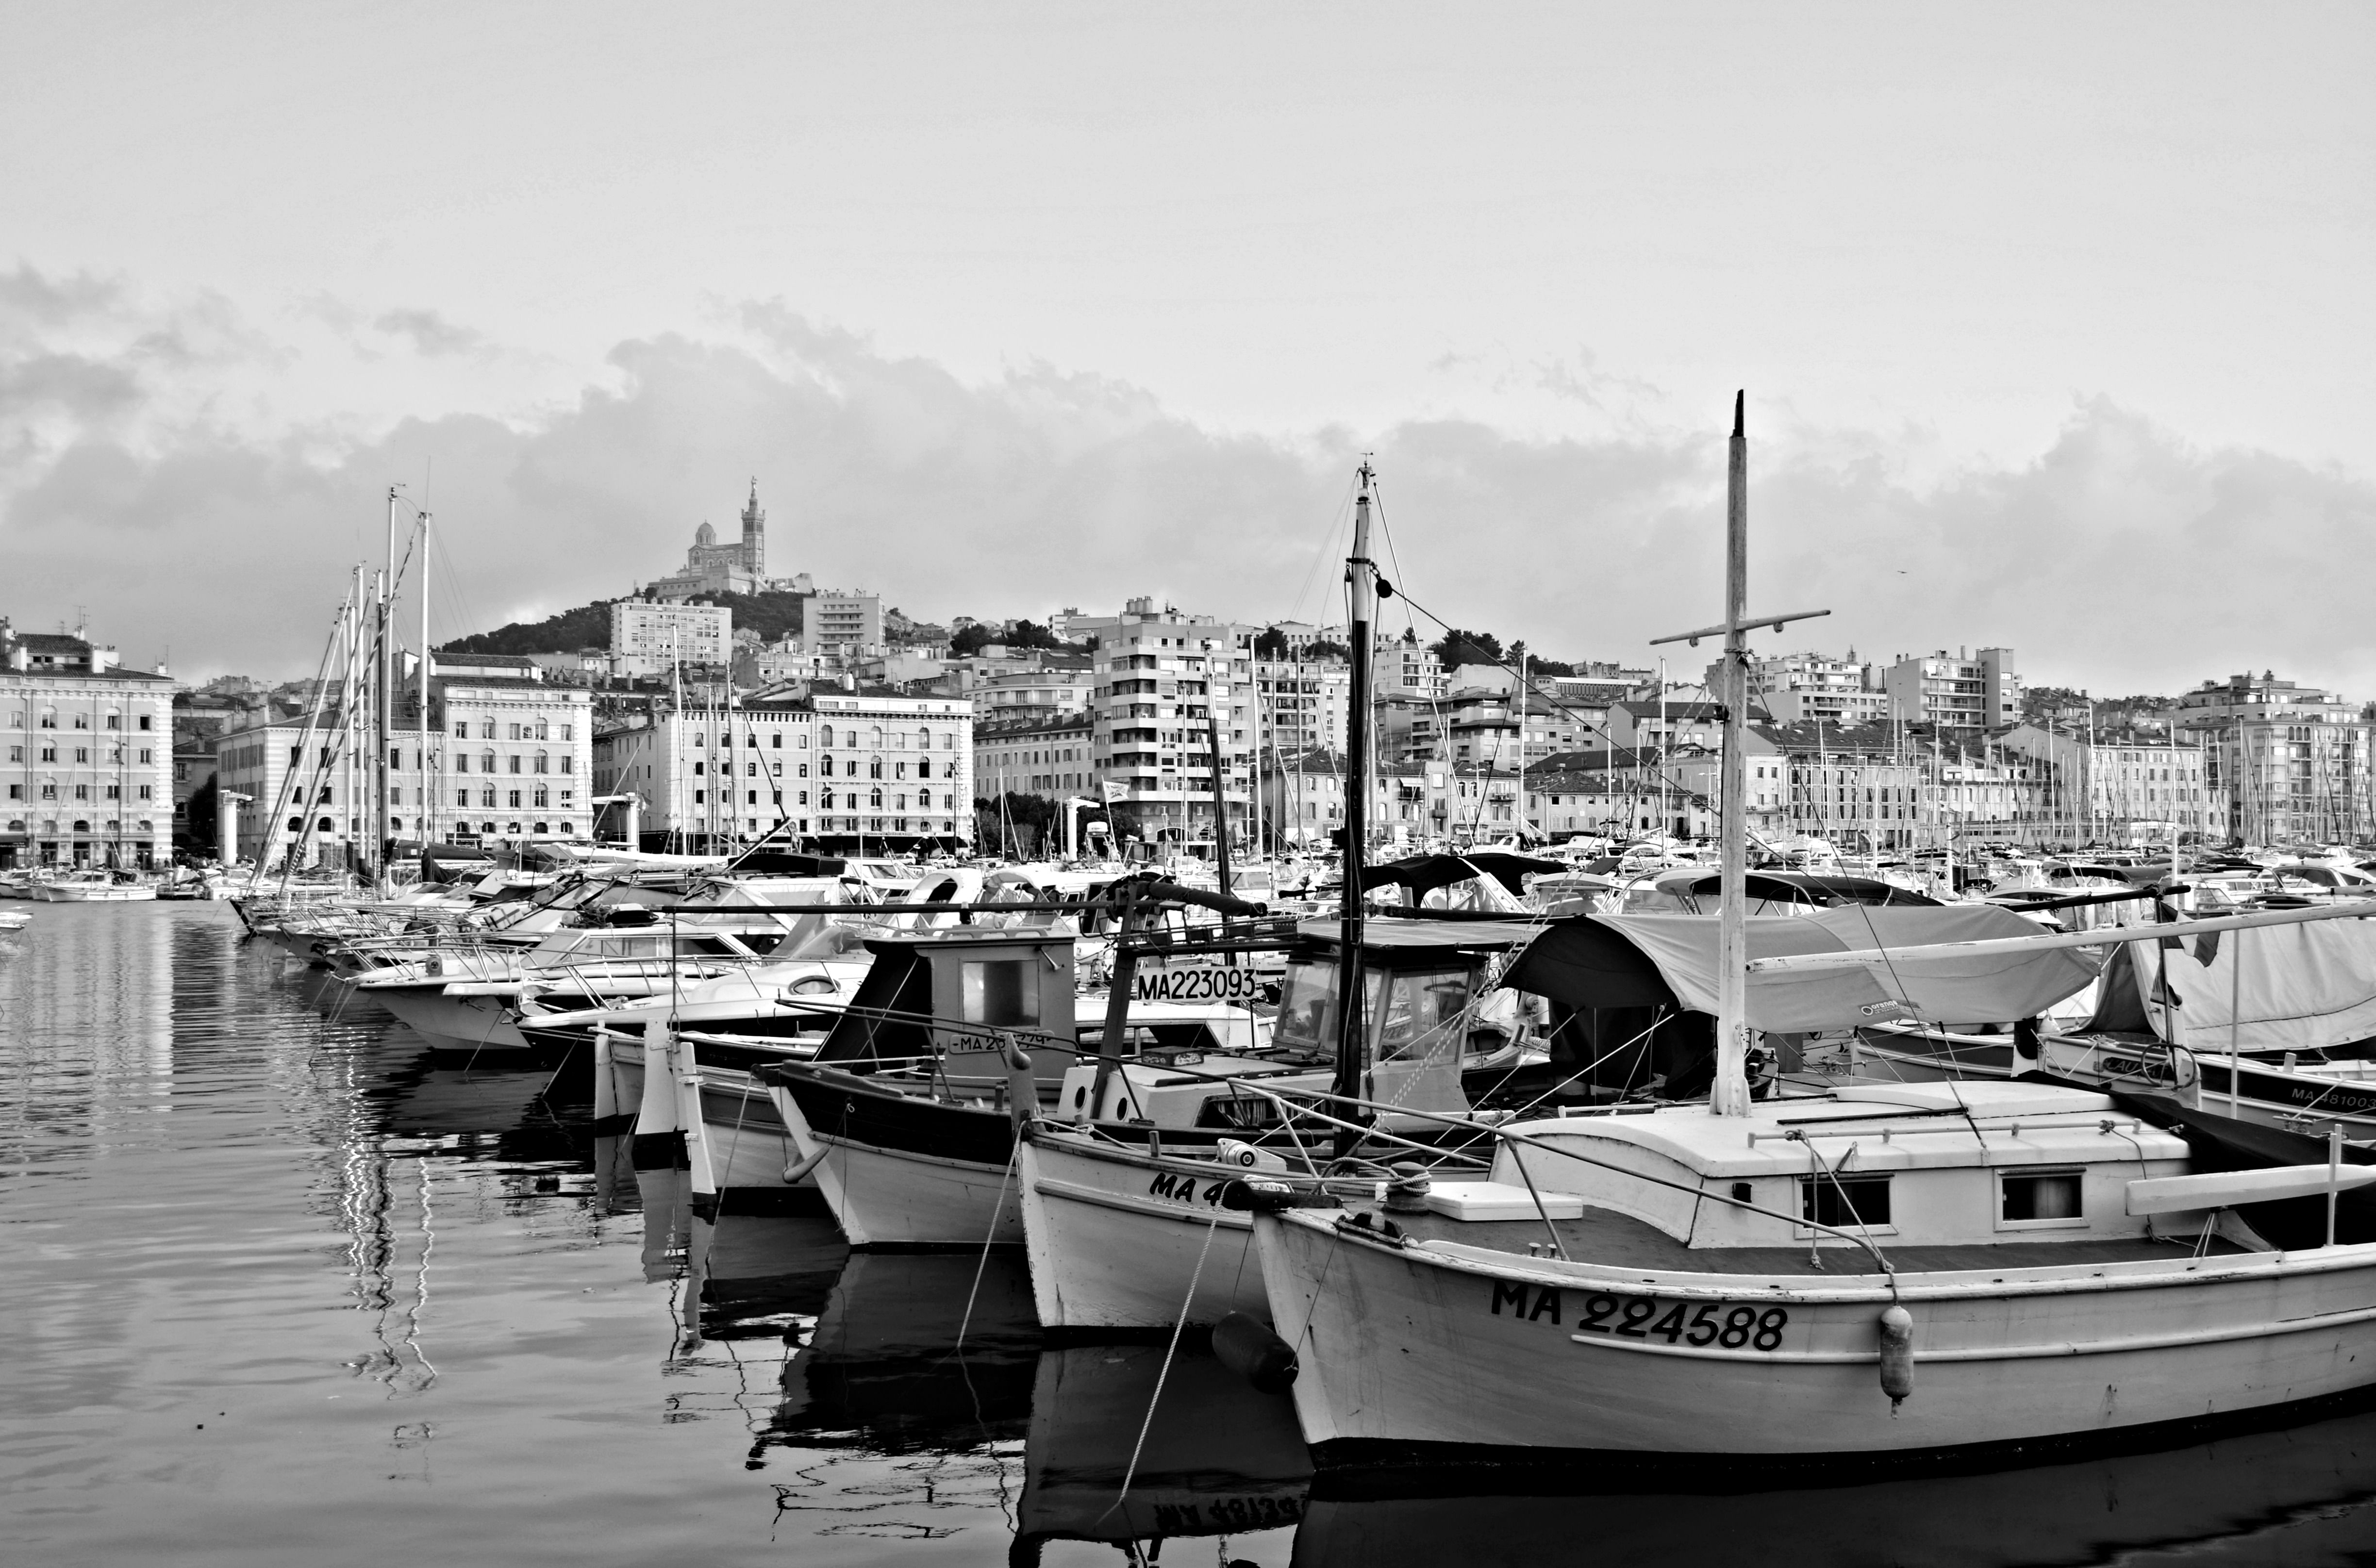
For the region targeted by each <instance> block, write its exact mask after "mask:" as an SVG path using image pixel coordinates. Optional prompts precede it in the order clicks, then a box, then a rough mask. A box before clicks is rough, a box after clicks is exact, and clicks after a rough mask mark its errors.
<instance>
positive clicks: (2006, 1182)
mask: <svg viewBox="0 0 2376 1568" xmlns="http://www.w3.org/2000/svg"><path fill="white" fill-rule="evenodd" d="M2083 1174H2084V1173H2083V1172H2081V1171H2079V1170H2008V1171H2005V1172H2003V1173H2002V1175H2000V1176H1999V1177H1998V1178H1997V1191H1998V1194H1999V1203H1998V1207H1997V1220H1998V1224H1999V1225H2000V1227H2001V1228H2002V1229H2024V1230H2026V1229H2033V1228H2038V1229H2044V1228H2048V1227H2053V1228H2068V1227H2073V1226H2084V1225H2085V1224H2086V1223H2087V1219H2086V1216H2085V1214H2084V1213H2082V1212H2081V1206H2080V1181H2081V1178H2082V1176H2083Z"/></svg>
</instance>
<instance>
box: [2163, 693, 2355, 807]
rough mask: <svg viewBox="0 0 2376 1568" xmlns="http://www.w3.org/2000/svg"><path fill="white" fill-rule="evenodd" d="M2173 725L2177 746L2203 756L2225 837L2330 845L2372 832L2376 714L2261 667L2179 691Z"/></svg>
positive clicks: (2208, 784)
mask: <svg viewBox="0 0 2376 1568" xmlns="http://www.w3.org/2000/svg"><path fill="white" fill-rule="evenodd" d="M2177 723H2178V737H2177V738H2178V742H2179V744H2180V747H2183V746H2184V744H2185V743H2186V742H2188V741H2189V740H2192V741H2194V742H2197V743H2198V744H2199V745H2200V746H2201V747H2202V748H2203V749H2204V752H2205V753H2206V757H2205V760H2204V787H2205V789H2206V790H2207V791H2208V793H2209V794H2210V797H2211V801H2212V803H2213V806H2214V815H2215V817H2216V818H2217V819H2222V820H2221V822H2220V826H2219V827H2218V829H2217V830H2218V831H2220V832H2222V833H2223V834H2224V835H2225V836H2226V837H2233V838H2238V839H2240V840H2242V841H2243V842H2244V843H2247V844H2255V845H2273V844H2288V843H2311V844H2326V843H2343V842H2349V841H2351V840H2354V839H2358V838H2360V837H2366V836H2367V835H2369V834H2370V833H2371V832H2376V798H2371V793H2372V792H2376V779H2371V776H2370V764H2371V761H2376V754H2371V742H2376V710H2371V709H2370V708H2369V707H2363V706H2361V705H2358V704H2355V703H2351V702H2348V701H2346V700H2345V699H2344V697H2343V696H2342V695H2340V694H2338V693H2334V692H2328V691H2323V690H2320V689H2318V688H2316V687H2310V686H2302V685H2299V684H2297V683H2294V682H2292V681H2280V680H2278V679H2277V678H2276V676H2275V672H2274V671H2263V672H2262V673H2261V674H2259V675H2257V676H2256V675H2252V674H2250V673H2247V674H2242V675H2231V676H2229V677H2228V679H2227V680H2226V681H2205V682H2204V683H2203V684H2202V685H2200V686H2198V687H2196V688H2195V689H2194V690H2193V691H2191V692H2187V693H2184V694H2182V695H2180V697H2179V699H2178V716H2177Z"/></svg>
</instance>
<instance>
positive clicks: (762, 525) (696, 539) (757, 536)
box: [644, 479, 793, 600]
mask: <svg viewBox="0 0 2376 1568" xmlns="http://www.w3.org/2000/svg"><path fill="white" fill-rule="evenodd" d="M791 586H793V585H791V584H782V583H777V582H774V581H772V580H770V579H769V577H768V576H767V514H766V512H765V511H763V510H761V509H760V506H759V481H757V480H755V479H754V480H753V481H751V499H750V502H749V504H748V505H745V506H744V507H743V541H742V542H741V543H740V544H720V543H719V542H718V530H717V529H713V528H711V527H710V526H709V525H708V524H707V523H704V524H702V525H701V527H700V528H699V529H697V530H695V533H694V536H693V548H692V549H690V550H688V551H686V552H684V566H683V569H682V570H680V571H678V572H675V573H673V574H671V576H665V577H662V578H660V579H659V581H657V582H655V583H653V584H652V585H651V586H650V587H648V588H646V589H645V590H644V593H645V595H646V597H647V598H651V599H679V600H682V599H691V598H692V597H693V596H694V595H695V594H697V593H741V594H749V593H758V592H760V591H762V590H764V589H766V588H782V587H791Z"/></svg>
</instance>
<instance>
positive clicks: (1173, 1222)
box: [1017, 1134, 1270, 1330]
mask: <svg viewBox="0 0 2376 1568" xmlns="http://www.w3.org/2000/svg"><path fill="white" fill-rule="evenodd" d="M1229 1179H1230V1178H1229V1177H1228V1176H1227V1175H1225V1174H1224V1173H1222V1171H1221V1170H1219V1169H1218V1168H1217V1167H1216V1166H1215V1165H1214V1163H1213V1162H1212V1161H1211V1160H1209V1159H1203V1160H1190V1159H1180V1158H1164V1157H1160V1156H1149V1155H1146V1154H1145V1153H1143V1152H1139V1151H1135V1150H1131V1149H1126V1148H1118V1147H1114V1146H1111V1145H1085V1144H1083V1143H1081V1142H1080V1141H1078V1140H1075V1139H1072V1138H1068V1137H1065V1136H1063V1135H1062V1134H1057V1135H1052V1136H1050V1135H1035V1136H1033V1137H1029V1138H1027V1139H1026V1140H1024V1144H1023V1148H1022V1152H1021V1154H1020V1156H1019V1158H1018V1170H1017V1181H1018V1183H1019V1185H1020V1188H1021V1192H1022V1206H1023V1239H1024V1246H1025V1248H1026V1250H1027V1252H1028V1255H1029V1257H1030V1260H1031V1297H1032V1301H1033V1304H1034V1305H1035V1306H1036V1307H1037V1308H1038V1309H1039V1313H1040V1327H1042V1328H1047V1329H1068V1330H1099V1329H1154V1328H1169V1327H1170V1326H1171V1325H1172V1324H1176V1323H1179V1322H1182V1321H1183V1309H1184V1321H1186V1322H1187V1323H1190V1324H1196V1325H1200V1326H1210V1325H1211V1324H1215V1323H1218V1322H1219V1321H1220V1320H1221V1319H1222V1318H1223V1317H1224V1316H1226V1315H1228V1314H1229V1313H1233V1312H1238V1313H1249V1314H1251V1315H1253V1316H1254V1317H1256V1318H1258V1319H1260V1320H1262V1321H1263V1322H1265V1323H1267V1322H1268V1321H1269V1320H1270V1298H1269V1296H1268V1295H1267V1294H1266V1293H1265V1291H1264V1289H1263V1285H1262V1270H1261V1268H1260V1267H1259V1266H1257V1265H1256V1264H1255V1261H1254V1256H1253V1217H1252V1216H1250V1215H1247V1214H1244V1213H1241V1212H1237V1211H1233V1210H1230V1209H1224V1208H1223V1207H1221V1206H1220V1194H1221V1186H1222V1183H1223V1182H1226V1181H1228V1180H1229Z"/></svg>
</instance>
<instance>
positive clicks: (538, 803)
mask: <svg viewBox="0 0 2376 1568" xmlns="http://www.w3.org/2000/svg"><path fill="white" fill-rule="evenodd" d="M530 803H531V804H533V805H534V806H535V807H536V808H537V809H538V810H539V811H541V810H543V809H544V808H545V807H547V806H549V805H551V804H552V798H551V797H550V796H548V795H547V794H546V793H545V792H544V786H543V785H541V784H540V785H538V786H537V787H536V799H535V801H533V802H530ZM537 831H538V832H539V833H541V832H543V831H544V829H543V828H541V827H539V828H538V829H537Z"/></svg>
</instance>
